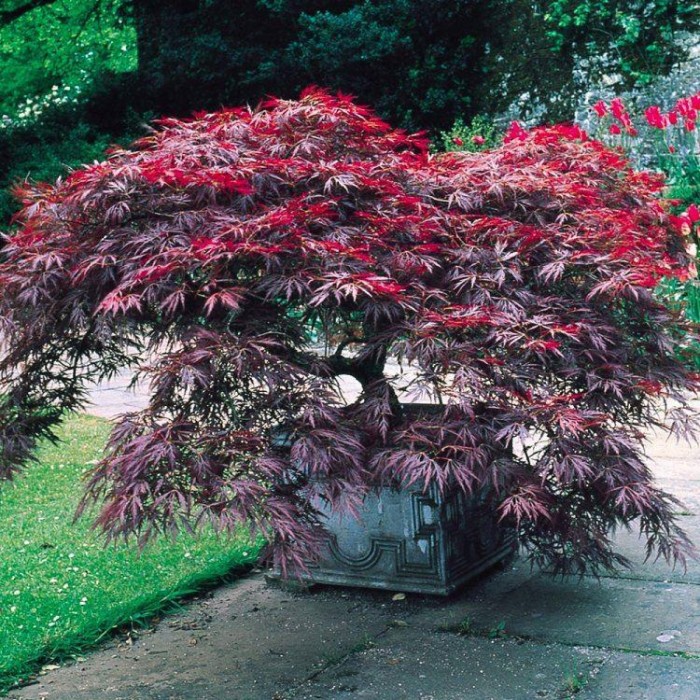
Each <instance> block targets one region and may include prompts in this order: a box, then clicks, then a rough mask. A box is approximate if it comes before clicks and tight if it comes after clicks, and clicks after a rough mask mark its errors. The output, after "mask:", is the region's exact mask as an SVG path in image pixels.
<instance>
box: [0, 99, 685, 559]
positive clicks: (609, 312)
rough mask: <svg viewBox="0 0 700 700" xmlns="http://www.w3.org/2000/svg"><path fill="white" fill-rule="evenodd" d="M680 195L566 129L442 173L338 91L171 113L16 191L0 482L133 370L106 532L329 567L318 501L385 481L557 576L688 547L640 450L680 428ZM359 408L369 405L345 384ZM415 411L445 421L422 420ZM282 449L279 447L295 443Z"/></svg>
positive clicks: (7, 258) (452, 164) (98, 495)
mask: <svg viewBox="0 0 700 700" xmlns="http://www.w3.org/2000/svg"><path fill="white" fill-rule="evenodd" d="M662 186H663V182H662V180H661V179H660V178H659V177H657V176H655V175H651V174H648V173H642V172H635V171H633V170H632V169H631V168H630V167H629V166H628V164H627V162H626V161H625V159H624V157H623V156H622V155H621V154H620V153H619V152H616V151H613V150H609V149H608V148H606V147H604V146H603V145H602V144H601V143H599V142H596V141H594V140H591V139H589V138H588V137H587V136H586V134H585V133H583V132H582V131H581V130H580V129H578V128H576V127H572V126H567V125H561V126H556V127H552V128H540V129H535V130H533V131H530V132H527V131H524V130H523V129H520V128H515V127H513V128H512V129H511V133H510V138H509V139H507V140H506V142H505V143H504V145H503V146H502V147H500V148H497V149H495V150H492V151H486V152H480V153H457V152H454V153H448V154H438V155H434V154H432V155H431V154H430V153H429V152H428V149H427V144H426V141H425V140H424V139H423V138H422V137H421V136H420V135H407V134H405V133H403V132H401V131H397V130H394V129H392V128H390V127H389V126H388V125H387V124H385V123H384V122H382V121H381V120H380V119H378V118H377V117H376V116H375V115H374V114H373V113H372V112H371V111H370V110H368V109H366V108H364V107H360V106H358V105H356V104H355V103H354V102H353V101H352V100H351V99H350V98H348V97H346V96H343V95H337V96H334V95H330V94H328V93H327V92H324V91H322V90H319V89H315V88H314V89H309V90H307V91H306V92H305V93H304V94H303V95H302V96H301V98H300V99H299V100H298V101H280V100H276V99H273V100H270V101H268V102H266V103H265V104H263V105H261V106H259V107H257V108H255V109H249V108H240V109H228V110H222V111H220V112H216V113H212V114H199V115H196V117H195V118H193V119H191V120H174V119H165V120H162V121H160V122H159V124H158V128H157V129H156V130H155V131H154V132H153V133H152V135H150V136H148V137H147V138H144V139H142V140H141V141H139V142H137V143H136V144H134V146H133V147H132V148H131V149H129V150H122V149H115V150H114V151H113V152H112V153H111V154H110V156H109V158H108V160H106V161H105V162H103V163H98V164H95V165H91V166H87V167H85V168H83V169H81V170H78V171H76V172H73V173H72V174H70V175H69V176H68V177H67V178H66V179H65V180H61V181H59V182H57V183H55V184H53V185H47V184H40V185H23V186H22V187H21V188H19V190H18V192H19V195H20V197H21V199H22V201H23V208H22V210H21V212H20V213H19V215H18V219H17V220H18V223H19V227H18V228H17V230H16V231H15V232H13V233H12V234H10V235H9V236H8V237H7V241H6V244H5V247H4V250H3V260H2V263H0V324H1V329H2V343H3V354H2V358H1V360H0V381H1V382H2V404H1V406H0V439H1V443H0V444H1V445H2V452H1V455H0V457H1V459H0V472H2V474H3V475H4V476H6V477H9V476H11V475H12V474H13V473H14V472H15V471H16V470H17V469H18V468H20V467H21V466H22V465H23V464H24V463H25V462H26V461H27V460H28V459H29V458H30V456H31V454H32V450H33V448H34V446H35V444H36V441H37V439H38V438H40V437H44V436H50V435H51V434H52V432H51V431H52V426H54V425H55V424H56V423H57V422H58V421H60V419H61V415H62V412H63V411H65V410H68V409H74V408H77V407H79V406H81V405H82V404H83V403H84V401H85V385H86V382H89V381H93V380H96V379H100V378H104V377H108V376H110V375H112V374H113V373H114V372H116V371H117V370H118V369H119V368H121V367H124V366H131V367H135V368H136V369H137V370H138V372H139V374H140V375H141V376H144V377H145V378H147V379H148V380H150V383H151V384H150V385H151V389H152V391H151V395H150V403H149V405H148V407H147V408H146V409H145V410H143V411H140V412H136V413H130V414H126V415H124V416H123V417H122V418H121V419H120V420H119V421H118V423H117V424H116V425H115V427H114V430H113V433H112V437H111V440H110V442H109V445H108V448H107V452H106V455H105V458H104V459H103V460H102V461H101V462H100V463H99V464H98V465H97V466H96V467H95V469H94V470H93V471H92V473H91V476H90V479H89V482H88V495H87V497H86V498H87V499H92V498H95V499H97V500H99V501H101V502H102V509H101V512H100V515H99V524H100V526H101V527H102V528H104V530H105V531H106V532H107V533H108V534H109V535H112V536H118V535H128V534H130V533H134V532H137V533H140V535H141V536H142V537H148V536H150V535H151V534H153V533H155V532H157V531H160V530H162V529H168V528H172V527H180V526H183V525H186V526H189V525H190V524H192V523H194V524H196V523H198V522H201V521H203V520H207V519H211V520H213V521H214V522H215V523H217V524H218V525H220V526H223V527H233V526H235V525H237V524H239V523H241V522H243V523H248V524H251V525H252V526H254V527H255V528H257V529H258V530H259V531H262V532H263V533H264V534H265V535H266V536H267V537H268V539H269V541H270V543H271V545H272V549H273V551H274V552H275V553H276V555H277V557H278V558H279V560H280V561H284V562H291V563H292V564H294V565H300V564H302V563H303V561H304V560H306V559H307V558H308V557H313V555H314V553H315V552H316V551H318V548H319V543H320V542H321V540H322V538H323V528H322V522H321V521H320V520H319V515H318V512H317V510H316V508H315V506H314V504H315V503H318V500H317V499H318V498H321V499H323V500H325V501H329V502H330V503H331V504H333V505H335V506H337V507H347V508H350V509H352V508H353V507H354V506H356V505H357V503H358V502H359V501H360V499H361V498H362V497H363V495H364V494H365V493H367V491H368V490H369V489H372V488H373V487H374V486H376V485H377V484H379V483H383V484H387V483H396V484H399V483H420V484H424V485H429V484H433V483H434V484H437V485H438V486H439V487H441V488H445V487H448V486H450V487H453V486H456V487H457V488H461V489H464V490H465V491H467V492H473V491H477V490H479V489H482V488H483V487H485V486H487V487H489V488H490V490H491V493H492V494H493V498H494V499H495V502H496V504H497V507H498V508H499V509H500V513H501V515H502V517H503V519H504V521H506V522H510V523H512V524H513V525H515V526H517V528H518V532H519V534H520V539H521V542H522V544H523V545H524V546H526V547H528V548H529V549H530V550H531V552H532V556H533V557H534V558H535V559H536V560H537V561H538V562H540V563H548V564H551V565H553V567H554V570H555V571H561V572H564V571H575V572H582V571H584V570H588V569H593V570H598V569H600V568H610V567H613V566H614V565H615V564H618V563H624V561H623V559H622V557H620V556H619V555H618V554H616V553H615V552H614V551H613V549H612V547H611V542H610V531H611V529H612V528H614V527H615V526H618V525H628V524H630V523H632V522H633V521H635V520H637V521H638V522H639V524H640V527H641V530H642V533H643V534H644V535H645V536H646V538H647V541H648V545H649V551H650V552H652V551H657V552H658V553H660V554H661V555H662V556H664V557H665V558H667V559H668V560H677V559H681V560H682V559H683V557H684V556H685V555H686V554H687V553H688V551H689V550H690V548H691V546H690V544H689V542H688V540H687V538H686V537H685V535H684V534H683V532H682V531H681V530H679V529H678V527H677V524H676V522H675V520H674V516H673V512H672V511H673V507H674V506H673V503H674V501H673V499H672V498H671V497H670V496H669V495H667V494H665V493H663V492H662V491H660V490H658V489H657V488H656V487H655V485H654V484H653V481H652V476H651V473H650V470H649V467H648V466H647V464H646V463H645V460H644V456H643V446H642V430H643V429H645V428H647V427H650V426H656V425H659V424H660V421H661V417H660V416H661V414H660V412H659V408H660V407H663V406H664V405H665V404H666V403H667V402H671V403H672V405H673V406H674V421H675V422H674V426H675V427H676V428H677V429H679V430H683V429H687V428H688V427H689V421H690V418H691V417H692V412H691V411H690V409H689V407H688V405H687V399H686V393H685V392H686V390H695V389H696V387H697V379H696V378H695V377H694V376H693V375H691V374H689V372H688V371H687V369H686V368H685V366H684V364H683V363H682V361H681V359H679V349H680V348H681V345H682V342H683V340H684V338H685V337H686V336H685V333H686V332H687V329H686V328H684V327H683V325H682V321H681V320H680V319H679V317H678V315H677V314H675V312H673V311H671V310H669V309H667V308H665V307H664V306H663V305H662V304H661V303H660V302H659V301H658V300H657V299H655V298H654V296H653V294H652V288H653V287H654V285H655V284H656V282H657V281H658V280H659V279H660V278H661V277H662V276H667V275H676V276H683V275H684V274H685V273H686V270H687V267H688V263H689V260H688V258H687V256H686V253H685V241H684V239H683V237H682V234H681V232H680V231H679V226H677V224H676V223H674V221H673V220H672V219H671V218H669V215H668V214H667V210H666V206H665V204H664V202H663V201H662V200H661V199H659V196H658V195H659V192H660V190H661V188H662ZM342 375H349V376H351V377H354V378H355V379H357V380H358V381H359V382H360V384H361V386H362V392H361V394H360V396H359V398H358V399H357V400H354V401H351V402H350V403H347V402H346V401H345V400H344V397H343V395H342V392H341V389H340V386H339V382H338V378H339V377H341V376H342ZM408 389H412V390H416V391H420V392H422V393H423V395H424V396H426V395H427V396H429V397H430V399H431V400H432V401H433V402H434V403H436V404H438V406H439V408H438V409H433V410H431V411H427V412H421V411H420V410H417V411H416V410H412V411H406V410H405V409H404V407H403V405H402V399H405V394H406V391H407V390H408ZM281 436H285V439H282V438H281Z"/></svg>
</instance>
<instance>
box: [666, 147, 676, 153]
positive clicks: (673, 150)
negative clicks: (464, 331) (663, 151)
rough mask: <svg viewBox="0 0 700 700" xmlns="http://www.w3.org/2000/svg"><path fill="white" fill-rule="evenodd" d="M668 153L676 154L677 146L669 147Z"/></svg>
mask: <svg viewBox="0 0 700 700" xmlns="http://www.w3.org/2000/svg"><path fill="white" fill-rule="evenodd" d="M668 152H669V153H675V152H676V147H675V146H669V147H668Z"/></svg>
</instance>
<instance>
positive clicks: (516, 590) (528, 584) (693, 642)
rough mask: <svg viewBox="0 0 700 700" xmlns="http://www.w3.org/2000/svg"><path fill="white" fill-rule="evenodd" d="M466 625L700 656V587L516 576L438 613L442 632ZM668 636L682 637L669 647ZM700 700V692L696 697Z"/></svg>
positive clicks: (513, 573)
mask: <svg viewBox="0 0 700 700" xmlns="http://www.w3.org/2000/svg"><path fill="white" fill-rule="evenodd" d="M464 619H469V620H471V621H472V622H473V623H474V624H475V625H477V626H478V627H480V628H484V629H491V628H494V627H496V626H497V625H499V624H500V623H504V624H505V629H506V630H507V632H508V633H510V634H513V635H518V636H523V637H526V638H533V639H536V640H538V641H544V642H559V643H565V644H579V645H591V646H598V647H610V648H613V649H615V648H618V649H633V650H640V651H652V652H655V651H663V652H670V651H674V652H675V651H682V652H690V653H693V654H697V655H698V656H700V587H699V586H697V585H694V584H681V583H674V582H665V581H653V580H652V581H638V580H628V579H612V578H608V579H600V580H599V581H596V580H595V579H591V578H585V579H583V580H582V581H579V580H578V579H573V580H571V579H567V580H565V581H562V580H560V579H559V580H557V579H552V578H551V577H547V576H545V575H542V574H537V575H531V574H530V573H529V571H527V570H526V569H525V570H518V569H517V568H516V569H515V570H513V571H511V572H508V573H507V574H505V575H503V576H501V577H499V578H498V579H495V580H492V581H490V582H485V583H484V584H482V586H480V588H479V590H476V591H472V594H471V595H463V596H462V597H461V599H460V601H458V602H455V603H454V604H453V605H451V606H446V607H445V608H444V609H442V610H440V611H437V613H436V615H435V620H436V622H437V624H442V625H455V624H459V623H460V621H462V620H464ZM666 630H678V631H680V633H681V634H680V635H679V636H677V637H675V638H674V639H673V640H672V641H669V642H667V643H661V642H658V641H657V639H656V637H657V636H658V635H659V634H661V633H662V632H664V631H666ZM698 697H699V698H700V692H699V693H698Z"/></svg>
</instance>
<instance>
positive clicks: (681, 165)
mask: <svg viewBox="0 0 700 700" xmlns="http://www.w3.org/2000/svg"><path fill="white" fill-rule="evenodd" d="M593 111H594V113H595V114H596V116H597V117H598V118H599V119H600V120H601V125H602V126H603V127H604V128H606V129H607V131H608V133H609V134H610V135H611V136H613V137H616V138H615V139H614V140H613V143H616V144H617V145H621V146H623V148H625V149H626V150H640V148H639V147H640V145H642V144H643V145H647V144H648V145H650V146H651V148H652V150H653V153H652V156H653V165H654V166H655V167H658V168H660V169H661V170H663V171H664V172H665V173H666V174H667V176H668V179H669V185H670V186H671V187H672V188H674V189H675V190H676V192H677V193H678V194H680V195H681V196H682V197H683V199H685V200H689V201H690V202H692V201H694V200H695V201H698V200H700V140H699V138H698V128H697V122H698V117H699V116H700V92H698V93H695V94H693V95H687V96H686V97H681V98H680V99H679V100H677V101H676V103H675V105H674V106H673V107H672V108H671V109H669V110H664V109H662V108H661V107H660V106H659V105H651V106H649V107H647V108H646V109H645V110H644V117H643V118H642V117H641V116H640V117H637V118H636V121H637V122H638V123H637V124H636V125H635V124H634V123H633V115H631V114H630V113H629V111H628V109H627V106H626V105H625V104H624V103H623V101H622V100H621V99H620V98H619V97H616V98H615V99H613V100H611V102H610V104H607V103H606V102H604V101H603V100H599V101H598V102H596V104H595V105H593ZM640 130H641V131H642V133H641V135H640ZM645 137H649V138H645ZM640 142H641V143H640Z"/></svg>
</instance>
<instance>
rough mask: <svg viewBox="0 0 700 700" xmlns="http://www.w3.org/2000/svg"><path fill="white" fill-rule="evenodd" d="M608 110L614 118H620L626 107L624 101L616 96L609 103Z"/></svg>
mask: <svg viewBox="0 0 700 700" xmlns="http://www.w3.org/2000/svg"><path fill="white" fill-rule="evenodd" d="M610 111H611V112H612V115H613V117H615V119H622V117H623V115H625V114H626V112H627V109H626V108H625V104H624V102H623V101H622V100H621V99H620V98H619V97H616V98H615V99H614V100H613V101H612V102H611V103H610Z"/></svg>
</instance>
